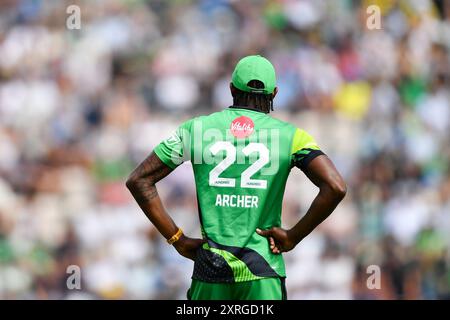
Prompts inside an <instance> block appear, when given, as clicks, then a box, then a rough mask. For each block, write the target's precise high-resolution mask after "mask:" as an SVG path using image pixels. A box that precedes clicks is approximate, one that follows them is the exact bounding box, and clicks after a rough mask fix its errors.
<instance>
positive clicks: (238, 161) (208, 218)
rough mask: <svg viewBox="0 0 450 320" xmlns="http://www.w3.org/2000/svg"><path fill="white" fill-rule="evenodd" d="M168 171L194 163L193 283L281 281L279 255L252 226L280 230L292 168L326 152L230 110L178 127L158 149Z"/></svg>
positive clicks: (284, 129)
mask: <svg viewBox="0 0 450 320" xmlns="http://www.w3.org/2000/svg"><path fill="white" fill-rule="evenodd" d="M154 151H155V153H156V155H157V156H158V157H159V158H160V159H161V160H162V161H163V162H164V163H165V164H166V165H168V166H169V167H171V168H175V167H177V166H178V165H179V164H181V163H182V162H184V161H188V160H189V161H191V163H192V166H193V170H194V177H195V184H196V189H197V202H198V210H199V216H200V223H201V230H202V235H203V237H204V238H205V239H207V243H205V244H204V245H203V246H202V247H201V248H200V249H199V250H198V253H197V258H196V261H195V264H194V273H193V279H197V280H201V281H206V282H227V283H230V282H242V281H249V280H256V279H261V278H268V277H285V266H284V262H283V258H282V256H281V255H279V254H278V255H277V254H273V253H272V252H271V251H270V248H269V244H268V241H267V239H266V238H264V237H262V236H260V235H258V234H257V233H256V228H260V229H269V228H271V227H274V226H277V227H279V226H280V225H281V208H282V202H283V195H284V189H285V186H286V180H287V178H288V175H289V172H290V170H291V169H292V168H293V167H294V166H296V167H299V168H300V169H302V170H303V169H305V168H306V166H307V165H308V163H309V162H310V161H311V160H312V159H313V158H315V157H316V156H318V155H320V154H323V153H322V152H321V151H320V150H319V147H318V146H317V144H316V142H315V141H314V139H313V138H312V137H311V136H310V135H309V134H308V133H307V132H305V131H304V130H301V129H298V128H296V127H295V126H293V125H291V124H289V123H287V122H284V121H281V120H277V119H274V118H272V117H271V116H269V115H267V114H264V113H262V112H259V111H255V110H250V109H245V108H238V107H230V108H227V109H225V110H223V111H221V112H216V113H213V114H210V115H207V116H201V117H197V118H194V119H191V120H188V121H186V122H185V123H183V124H182V125H181V126H180V127H179V128H178V129H177V131H176V132H175V133H174V134H173V135H172V136H171V137H169V138H168V139H166V140H165V141H163V142H161V143H160V144H159V145H158V146H157V147H156V148H155V150H154Z"/></svg>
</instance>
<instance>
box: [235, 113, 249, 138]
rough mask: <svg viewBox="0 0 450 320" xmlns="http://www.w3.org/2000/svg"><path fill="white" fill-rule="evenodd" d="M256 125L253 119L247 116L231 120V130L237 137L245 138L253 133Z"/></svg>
mask: <svg viewBox="0 0 450 320" xmlns="http://www.w3.org/2000/svg"><path fill="white" fill-rule="evenodd" d="M254 128H255V125H254V123H253V120H252V119H250V118H249V117H246V116H241V117H238V118H236V119H234V120H233V122H231V127H230V131H231V133H232V134H233V136H235V137H236V138H245V137H248V136H249V135H251V134H252V133H253V129H254Z"/></svg>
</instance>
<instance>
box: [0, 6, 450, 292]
mask: <svg viewBox="0 0 450 320" xmlns="http://www.w3.org/2000/svg"><path fill="white" fill-rule="evenodd" d="M72 4H75V5H77V6H78V7H79V8H80V13H81V28H80V29H69V28H68V27H67V25H66V19H67V18H68V17H69V16H71V14H73V11H70V10H69V13H67V11H66V9H67V7H68V6H69V5H72ZM369 5H377V6H378V7H377V8H379V10H380V13H381V21H380V22H381V29H371V28H369V27H368V25H367V19H368V18H369V16H370V14H368V13H367V11H366V9H367V7H368V6H369ZM449 50H450V5H448V3H446V2H445V1H431V0H373V1H364V0H362V1H352V0H341V1H331V0H330V1H327V0H278V1H276V0H244V1H232V0H217V1H213V0H199V1H190V0H176V1H175V0H174V1H163V0H154V1H153V0H149V1H143V0H100V1H87V0H85V1H83V0H74V1H52V0H5V1H1V2H0V299H16V298H23V299H119V298H124V299H129V298H136V299H185V298H186V290H187V289H188V287H189V284H190V276H191V270H192V267H193V264H192V262H190V261H188V260H186V259H184V258H181V257H180V256H178V255H177V253H176V251H175V250H174V249H173V248H172V247H170V246H168V245H167V244H166V243H165V241H164V239H163V238H162V237H161V236H160V235H159V233H158V232H157V231H156V230H155V229H154V228H153V227H152V225H151V223H150V222H149V221H148V220H147V219H146V218H145V216H144V214H143V213H142V212H141V211H140V209H139V208H138V206H137V205H136V204H135V202H134V201H133V200H132V198H131V196H130V195H129V193H128V191H127V190H126V188H125V186H124V181H125V179H126V177H127V175H128V174H129V173H130V172H131V170H132V169H133V168H134V167H135V166H136V165H137V164H138V163H139V162H140V161H142V160H143V159H144V157H145V156H146V155H147V154H149V152H151V150H152V148H153V147H154V146H155V145H156V144H158V143H159V142H160V141H161V140H162V139H164V138H166V137H167V136H168V135H169V134H170V133H171V132H172V131H173V130H174V129H175V128H176V127H177V126H178V125H179V124H180V123H181V122H182V121H184V120H185V119H188V118H191V117H193V116H196V115H199V114H206V113H210V112H214V111H217V110H220V109H222V108H225V107H227V106H229V105H231V103H232V100H231V96H230V93H229V88H228V86H229V82H230V76H231V72H232V70H233V67H234V65H235V63H236V62H237V61H238V60H239V58H240V57H242V56H244V55H247V54H261V55H264V56H266V57H268V58H269V59H270V60H271V61H272V62H273V64H274V65H275V68H276V70H277V77H278V87H279V94H278V96H277V97H276V99H275V101H274V106H275V112H274V113H273V116H274V117H278V118H281V119H285V120H289V121H290V122H292V123H294V124H295V125H297V126H298V127H300V128H304V129H305V130H307V131H308V132H310V133H311V134H312V135H313V136H314V137H315V138H316V140H317V141H318V143H319V145H320V146H321V148H322V149H323V151H324V152H325V153H327V154H328V155H329V156H330V157H331V159H332V160H333V161H334V162H335V164H336V166H337V167H338V169H339V170H340V171H341V172H342V174H343V176H344V177H345V179H346V181H347V182H348V185H349V192H348V194H347V197H346V198H345V200H344V202H343V203H342V204H341V205H340V206H339V208H338V209H337V210H336V212H335V213H333V214H332V216H331V217H330V218H329V219H328V220H326V221H325V222H324V223H323V224H322V225H321V226H320V227H319V228H318V229H317V230H316V231H314V232H313V233H312V234H311V235H310V236H309V237H308V238H306V239H305V240H304V241H303V242H302V243H301V244H300V245H299V246H298V247H297V248H296V249H295V250H293V251H292V252H290V253H287V254H285V259H286V263H287V274H288V278H287V288H288V297H289V298H290V299H444V298H447V299H449V298H450V268H449V267H450V252H449V244H450V232H449V231H450V166H449V163H450V134H449V129H450V95H449V84H450V54H449ZM158 188H159V193H160V195H161V197H162V199H163V202H164V203H165V205H166V208H167V210H168V211H169V213H170V214H171V216H172V217H173V218H174V220H175V221H176V222H177V223H178V224H179V225H180V226H181V227H182V228H183V229H184V230H185V233H187V234H189V235H191V236H200V231H199V222H198V213H197V205H196V201H195V199H196V198H195V189H194V180H193V175H192V171H191V167H190V164H183V165H182V166H180V167H179V168H177V169H176V170H175V171H174V172H173V173H172V174H171V175H169V176H168V177H167V178H166V179H165V180H163V181H161V182H160V183H158ZM316 193H317V189H316V188H315V187H314V186H313V185H312V183H310V182H309V181H308V180H307V178H306V177H305V176H304V175H303V174H302V173H301V172H300V171H299V170H293V172H292V174H291V176H290V178H289V181H288V186H287V188H286V195H285V201H284V213H283V224H284V226H286V227H289V226H292V225H293V224H294V223H295V222H296V221H297V220H298V219H299V218H300V217H301V216H302V214H304V213H305V212H306V210H307V209H308V206H309V204H310V203H311V201H312V199H313V198H314V196H315V194H316ZM71 265H76V266H79V267H80V270H81V289H80V290H69V289H68V286H67V279H68V277H69V276H71V274H72V273H71V272H70V270H68V266H71ZM378 271H380V272H379V275H380V276H381V277H380V278H376V279H375V278H374V277H376V276H377V275H378ZM374 286H375V288H374Z"/></svg>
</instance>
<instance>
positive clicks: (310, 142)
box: [291, 129, 324, 171]
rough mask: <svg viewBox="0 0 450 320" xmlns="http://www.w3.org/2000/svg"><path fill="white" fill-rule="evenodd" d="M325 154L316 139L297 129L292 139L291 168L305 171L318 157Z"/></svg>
mask: <svg viewBox="0 0 450 320" xmlns="http://www.w3.org/2000/svg"><path fill="white" fill-rule="evenodd" d="M322 154H324V153H323V152H322V151H321V150H320V148H319V146H318V145H317V142H316V141H315V140H314V138H313V137H312V136H311V135H310V134H309V133H307V132H306V131H305V130H302V129H297V130H295V133H294V138H293V139H292V148H291V166H292V167H294V166H295V167H297V168H299V169H301V170H302V171H304V170H305V169H306V168H307V167H308V164H309V163H310V162H311V161H312V160H313V159H314V158H316V157H317V156H320V155H322Z"/></svg>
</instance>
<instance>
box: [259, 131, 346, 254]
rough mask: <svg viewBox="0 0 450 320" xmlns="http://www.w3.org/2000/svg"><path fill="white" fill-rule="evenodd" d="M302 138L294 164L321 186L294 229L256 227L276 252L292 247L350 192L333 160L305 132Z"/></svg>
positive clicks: (296, 150)
mask: <svg viewBox="0 0 450 320" xmlns="http://www.w3.org/2000/svg"><path fill="white" fill-rule="evenodd" d="M299 137H300V138H299V141H298V142H297V145H298V146H293V148H294V149H295V150H294V152H295V153H294V163H295V166H297V167H299V168H300V169H301V170H303V172H304V173H305V175H306V176H307V177H308V178H309V179H310V180H311V181H312V182H313V183H314V184H315V185H316V186H317V187H318V188H319V193H318V194H317V196H316V197H315V199H314V200H313V202H312V203H311V206H310V207H309V209H308V211H307V212H306V214H305V215H304V216H303V217H302V218H301V219H300V221H299V222H298V223H297V224H296V225H295V226H294V227H293V228H291V229H289V230H285V229H283V228H279V227H273V228H271V229H268V230H257V232H258V234H260V235H262V236H265V237H268V239H269V242H270V248H271V250H272V252H273V253H281V252H286V251H289V250H292V249H293V248H294V247H295V246H296V245H297V244H298V243H299V242H300V241H302V240H303V239H304V238H305V237H306V236H307V235H308V234H310V233H311V232H312V231H313V230H314V229H315V228H316V227H317V226H318V225H319V224H320V223H322V222H323V221H324V220H325V219H326V218H327V217H328V216H329V215H330V214H331V213H332V212H333V211H334V209H335V208H336V207H337V205H338V204H339V203H340V202H341V201H342V199H343V198H344V196H345V194H346V192H347V186H346V184H345V182H344V179H343V178H342V176H341V175H340V174H339V172H338V171H337V169H336V167H335V166H334V164H333V162H332V161H331V160H330V159H329V158H328V157H327V156H326V155H325V154H324V153H323V152H321V151H320V150H319V148H318V146H317V144H316V143H315V141H314V140H313V139H312V137H311V136H310V135H308V134H307V133H306V132H304V131H302V132H301V133H300V134H299Z"/></svg>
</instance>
